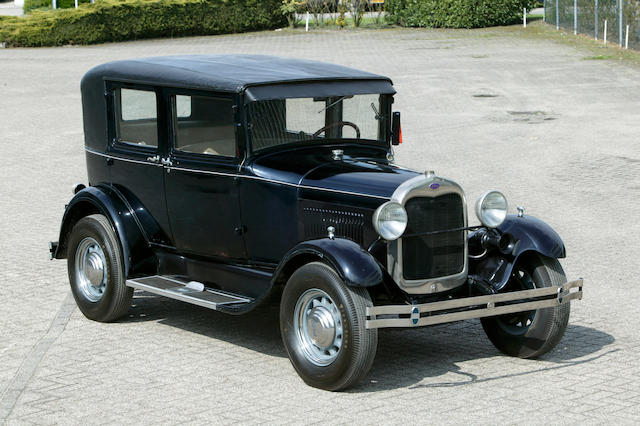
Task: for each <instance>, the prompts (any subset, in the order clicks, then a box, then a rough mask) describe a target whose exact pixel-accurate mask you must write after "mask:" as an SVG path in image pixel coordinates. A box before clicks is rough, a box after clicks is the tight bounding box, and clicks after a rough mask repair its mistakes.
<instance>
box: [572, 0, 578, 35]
mask: <svg viewBox="0 0 640 426" xmlns="http://www.w3.org/2000/svg"><path fill="white" fill-rule="evenodd" d="M576 34H578V0H573V35H576Z"/></svg>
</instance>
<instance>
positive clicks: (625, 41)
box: [624, 24, 629, 49]
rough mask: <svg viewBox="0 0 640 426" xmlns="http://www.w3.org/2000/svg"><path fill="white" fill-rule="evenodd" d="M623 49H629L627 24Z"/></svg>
mask: <svg viewBox="0 0 640 426" xmlns="http://www.w3.org/2000/svg"><path fill="white" fill-rule="evenodd" d="M624 48H625V49H628V48H629V24H627V34H626V35H625V36H624Z"/></svg>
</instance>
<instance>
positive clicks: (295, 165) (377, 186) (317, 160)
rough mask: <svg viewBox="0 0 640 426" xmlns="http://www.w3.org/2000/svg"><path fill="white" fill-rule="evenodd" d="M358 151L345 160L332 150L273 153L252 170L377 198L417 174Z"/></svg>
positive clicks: (304, 185) (387, 195)
mask: <svg viewBox="0 0 640 426" xmlns="http://www.w3.org/2000/svg"><path fill="white" fill-rule="evenodd" d="M323 151H324V150H323ZM358 154H363V153H362V152H352V153H351V155H348V154H347V153H345V155H344V157H343V158H342V159H340V160H334V159H333V158H332V155H331V153H330V151H329V152H326V151H324V152H314V153H313V154H312V155H309V152H307V153H303V152H297V153H291V154H290V155H278V156H270V157H268V158H265V159H263V160H260V161H257V162H256V163H255V164H254V165H253V166H252V169H253V172H254V173H255V174H256V175H257V176H260V177H263V178H268V179H272V180H277V181H283V182H287V183H290V184H298V185H300V186H301V187H302V188H304V189H314V188H317V189H323V190H329V191H336V192H343V193H352V194H361V195H366V196H373V197H377V198H390V197H391V195H392V194H393V192H394V191H395V190H396V188H397V187H398V186H399V185H400V184H401V183H403V182H405V181H406V180H408V179H411V178H412V177H414V176H416V175H418V173H417V172H415V171H412V170H408V169H404V168H401V167H397V166H394V165H389V164H386V160H384V159H382V158H379V156H378V157H371V156H362V155H358Z"/></svg>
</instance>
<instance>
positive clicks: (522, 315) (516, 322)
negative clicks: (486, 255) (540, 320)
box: [496, 269, 537, 335]
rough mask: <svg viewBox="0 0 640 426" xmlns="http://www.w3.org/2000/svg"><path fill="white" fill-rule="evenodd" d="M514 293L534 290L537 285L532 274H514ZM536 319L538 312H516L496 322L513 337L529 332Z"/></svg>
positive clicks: (501, 316) (523, 272) (499, 318)
mask: <svg viewBox="0 0 640 426" xmlns="http://www.w3.org/2000/svg"><path fill="white" fill-rule="evenodd" d="M511 282H512V288H513V291H519V290H532V289H534V288H536V287H537V286H536V283H535V281H534V279H533V277H532V276H531V274H530V273H529V272H528V271H526V270H524V269H521V270H517V271H515V272H514V274H513V277H512V279H511ZM535 317H536V311H535V310H533V311H525V312H516V313H514V314H507V315H500V316H499V317H496V321H497V323H498V325H499V326H500V328H502V329H503V330H504V331H506V332H507V333H509V334H512V335H521V334H524V333H526V332H527V330H529V327H531V324H533V321H534V320H535Z"/></svg>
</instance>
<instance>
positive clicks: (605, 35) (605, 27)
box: [604, 19, 607, 44]
mask: <svg viewBox="0 0 640 426" xmlns="http://www.w3.org/2000/svg"><path fill="white" fill-rule="evenodd" d="M604 44H607V20H606V19H605V20H604Z"/></svg>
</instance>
